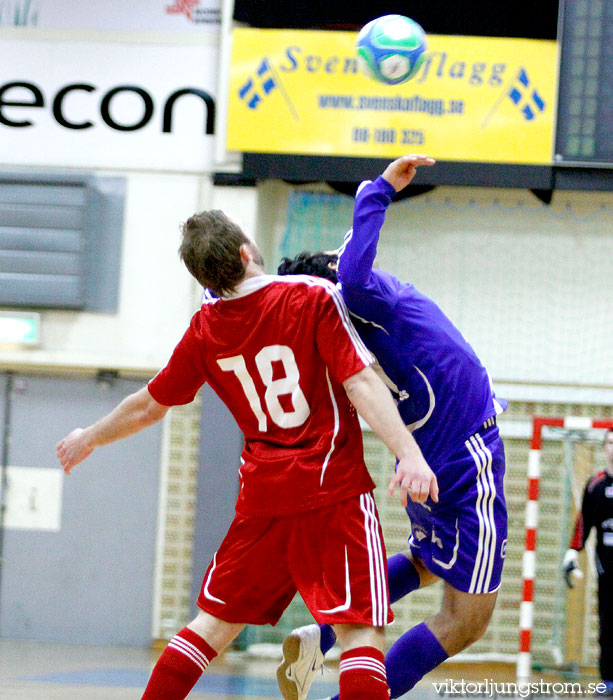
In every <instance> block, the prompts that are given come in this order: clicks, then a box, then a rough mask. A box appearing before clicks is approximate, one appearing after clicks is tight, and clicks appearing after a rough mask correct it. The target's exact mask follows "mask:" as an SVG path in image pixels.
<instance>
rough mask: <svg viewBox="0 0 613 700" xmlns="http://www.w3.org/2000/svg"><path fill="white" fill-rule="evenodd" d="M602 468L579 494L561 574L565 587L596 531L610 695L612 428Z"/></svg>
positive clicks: (603, 669)
mask: <svg viewBox="0 0 613 700" xmlns="http://www.w3.org/2000/svg"><path fill="white" fill-rule="evenodd" d="M604 452H605V457H606V462H607V465H606V468H605V469H604V470H603V471H600V472H598V473H597V474H595V475H594V476H592V477H590V479H589V480H588V482H587V484H586V485H585V489H584V491H583V501H582V504H581V510H580V511H579V513H578V514H577V521H576V524H575V530H574V533H573V536H572V539H571V542H570V547H569V549H568V551H567V552H566V555H565V557H564V563H563V572H564V577H565V579H566V583H567V585H568V586H569V588H573V586H574V584H573V577H574V576H576V575H577V574H578V573H579V574H580V572H581V570H580V569H579V564H578V554H579V552H580V551H581V550H582V549H583V548H584V547H585V543H586V541H587V538H588V536H589V534H590V532H591V530H592V528H594V529H595V530H596V571H597V573H598V616H599V619H600V636H599V642H600V677H601V678H602V680H603V683H604V685H605V686H606V689H605V690H603V693H602V694H603V695H608V696H613V429H609V430H607V432H606V434H605V437H604Z"/></svg>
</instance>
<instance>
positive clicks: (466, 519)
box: [406, 421, 507, 593]
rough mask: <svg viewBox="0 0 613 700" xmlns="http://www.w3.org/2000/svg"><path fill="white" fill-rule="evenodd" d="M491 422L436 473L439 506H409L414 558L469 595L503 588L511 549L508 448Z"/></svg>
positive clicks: (436, 468) (414, 504)
mask: <svg viewBox="0 0 613 700" xmlns="http://www.w3.org/2000/svg"><path fill="white" fill-rule="evenodd" d="M490 422H491V421H490ZM488 423H489V422H488ZM488 423H486V424H484V427H483V428H482V429H481V430H480V431H479V432H477V433H475V434H474V435H472V436H471V437H470V438H469V439H468V440H466V442H465V443H464V446H463V448H462V449H461V450H460V451H459V452H458V453H457V454H455V455H454V456H453V457H452V458H451V459H449V460H448V461H447V462H446V463H445V464H444V465H442V466H440V467H435V468H434V471H435V473H436V475H437V478H438V480H439V489H440V494H439V503H433V502H432V501H431V500H428V502H427V503H426V504H425V505H422V504H420V503H413V502H412V501H409V503H408V505H407V509H406V510H407V514H408V516H409V518H410V519H411V536H410V537H409V545H410V548H411V552H412V554H413V555H414V556H416V557H419V558H420V559H421V560H422V561H423V563H424V564H425V565H426V567H427V568H428V570H429V571H431V572H432V573H433V574H436V575H437V576H439V577H440V578H442V579H443V580H444V581H446V582H447V583H449V584H450V585H452V586H453V587H454V588H456V589H457V590H459V591H463V592H464V593H492V592H493V591H495V590H497V589H498V587H499V586H500V577H501V574H502V565H503V563H504V558H505V554H506V548H507V507H506V503H505V499H504V489H503V478H504V470H505V461H504V446H503V444H502V439H501V438H500V434H499V432H498V428H497V426H496V425H495V424H493V425H491V424H490V425H488ZM485 426H487V427H485Z"/></svg>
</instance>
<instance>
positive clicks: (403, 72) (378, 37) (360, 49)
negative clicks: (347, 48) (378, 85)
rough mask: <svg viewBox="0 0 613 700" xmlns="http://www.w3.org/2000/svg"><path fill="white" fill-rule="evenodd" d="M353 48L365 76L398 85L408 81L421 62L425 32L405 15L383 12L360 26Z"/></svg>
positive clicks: (423, 52) (424, 46)
mask: <svg viewBox="0 0 613 700" xmlns="http://www.w3.org/2000/svg"><path fill="white" fill-rule="evenodd" d="M356 48H357V54H358V63H359V64H360V67H361V68H362V71H363V72H364V73H366V75H368V76H370V77H371V78H374V79H375V80H378V81H379V82H382V83H387V84H388V85H398V84H399V83H404V82H406V81H407V80H410V79H411V78H412V77H413V76H414V75H415V74H416V73H417V71H418V70H419V67H420V66H421V64H422V63H423V60H424V54H425V51H426V34H425V32H424V30H423V29H422V28H421V27H420V26H419V24H417V22H415V21H414V20H412V19H410V18H409V17H404V16H403V15H384V16H383V17H378V18H377V19H373V20H372V21H371V22H369V23H368V24H365V25H364V26H363V27H362V29H361V30H360V33H359V34H358V40H357V47H356Z"/></svg>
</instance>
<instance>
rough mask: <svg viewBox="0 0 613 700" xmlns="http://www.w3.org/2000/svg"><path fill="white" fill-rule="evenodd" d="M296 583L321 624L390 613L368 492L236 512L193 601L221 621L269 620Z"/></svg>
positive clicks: (381, 620)
mask: <svg viewBox="0 0 613 700" xmlns="http://www.w3.org/2000/svg"><path fill="white" fill-rule="evenodd" d="M296 591H299V592H300V595H301V596H302V598H303V600H304V602H305V603H306V605H307V607H308V608H309V610H310V611H311V614H312V615H313V617H314V618H315V620H316V621H317V622H318V623H319V624H323V623H325V622H327V623H330V624H349V623H352V624H363V625H371V626H382V625H385V624H387V623H389V622H391V621H392V620H393V613H392V611H391V608H390V606H389V592H388V587H387V560H386V554H385V545H384V543H383V536H382V534H381V526H380V524H379V516H378V514H377V508H376V506H375V500H374V498H373V497H372V494H371V493H365V494H362V495H360V496H356V497H354V498H351V499H349V500H347V501H343V502H342V503H337V504H335V505H333V506H328V507H326V508H322V509H319V510H313V511H308V512H306V513H299V514H297V515H291V516H284V517H280V518H270V519H268V518H245V517H242V516H240V515H237V516H236V517H235V519H234V521H233V522H232V525H231V526H230V529H229V530H228V534H227V535H226V537H225V539H224V541H223V542H222V543H221V546H220V548H219V550H218V551H217V552H216V553H215V556H214V557H213V561H212V562H211V564H210V565H209V568H208V569H207V572H206V574H205V576H204V580H203V582H202V588H201V590H200V595H199V597H198V606H199V607H200V608H202V610H204V611H205V612H208V613H210V614H211V615H213V616H215V617H218V618H220V619H222V620H226V621H227V622H239V623H240V622H244V623H247V624H253V625H264V624H271V625H274V624H276V623H277V621H278V620H279V618H280V617H281V615H282V614H283V611H284V610H285V608H286V607H287V606H288V605H289V604H290V602H291V601H292V599H293V597H294V595H295V594H296Z"/></svg>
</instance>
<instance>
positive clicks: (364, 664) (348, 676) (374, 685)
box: [339, 647, 390, 700]
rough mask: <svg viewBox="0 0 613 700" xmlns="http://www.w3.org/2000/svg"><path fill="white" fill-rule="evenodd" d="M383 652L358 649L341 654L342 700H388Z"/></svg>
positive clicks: (371, 648) (366, 648)
mask: <svg viewBox="0 0 613 700" xmlns="http://www.w3.org/2000/svg"><path fill="white" fill-rule="evenodd" d="M389 696H390V689H389V686H388V685H387V676H386V673H385V659H384V657H383V652H381V651H379V650H378V649H375V647H357V648H356V649H350V650H349V651H346V652H344V653H343V654H341V663H340V694H339V698H340V700H388V698H389Z"/></svg>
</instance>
